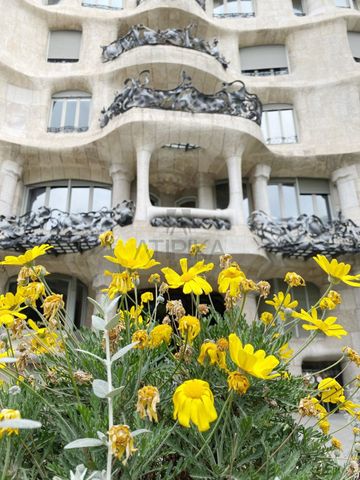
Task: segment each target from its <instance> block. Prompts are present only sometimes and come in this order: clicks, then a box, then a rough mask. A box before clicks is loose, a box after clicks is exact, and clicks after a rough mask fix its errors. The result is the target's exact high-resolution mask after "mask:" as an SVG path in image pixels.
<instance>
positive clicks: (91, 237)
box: [0, 201, 135, 254]
mask: <svg viewBox="0 0 360 480" xmlns="http://www.w3.org/2000/svg"><path fill="white" fill-rule="evenodd" d="M134 213H135V206H134V203H133V202H131V201H124V202H122V203H121V205H117V206H116V207H114V208H112V209H107V208H102V209H101V210H99V211H97V212H85V213H67V212H62V211H61V210H57V209H52V210H51V209H50V208H47V207H40V208H39V209H38V210H37V211H31V212H28V213H25V215H22V216H21V217H15V216H13V217H4V216H3V215H1V216H0V249H2V250H16V251H24V250H26V249H27V248H31V247H33V246H34V245H39V244H41V243H49V244H50V245H52V246H53V247H54V248H53V249H51V250H49V253H55V254H60V253H75V252H83V251H85V250H89V249H90V248H93V247H96V245H98V243H99V241H98V236H99V234H100V233H103V232H104V231H106V230H111V229H112V228H114V227H116V226H117V225H120V226H125V225H130V224H131V223H132V222H133V218H134Z"/></svg>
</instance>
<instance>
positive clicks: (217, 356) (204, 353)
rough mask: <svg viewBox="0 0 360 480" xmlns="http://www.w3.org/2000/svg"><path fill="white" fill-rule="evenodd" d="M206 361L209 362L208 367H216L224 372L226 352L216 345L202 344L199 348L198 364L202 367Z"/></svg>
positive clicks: (210, 343) (211, 343)
mask: <svg viewBox="0 0 360 480" xmlns="http://www.w3.org/2000/svg"><path fill="white" fill-rule="evenodd" d="M206 359H208V360H209V362H210V365H218V366H219V367H220V368H222V369H224V370H226V369H227V366H226V351H224V350H222V349H221V348H219V346H218V345H217V344H216V343H213V342H204V343H203V344H202V345H201V348H200V355H199V357H198V359H197V360H198V362H199V363H200V364H201V365H204V363H205V361H206Z"/></svg>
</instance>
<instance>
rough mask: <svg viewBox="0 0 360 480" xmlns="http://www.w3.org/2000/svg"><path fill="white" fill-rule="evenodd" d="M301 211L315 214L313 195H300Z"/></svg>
mask: <svg viewBox="0 0 360 480" xmlns="http://www.w3.org/2000/svg"><path fill="white" fill-rule="evenodd" d="M300 213H306V214H307V215H314V213H315V212H314V204H313V197H312V195H300Z"/></svg>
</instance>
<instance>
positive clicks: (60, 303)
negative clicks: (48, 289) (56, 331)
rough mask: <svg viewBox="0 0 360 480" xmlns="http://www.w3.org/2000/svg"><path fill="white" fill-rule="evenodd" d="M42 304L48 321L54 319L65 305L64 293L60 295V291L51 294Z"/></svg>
mask: <svg viewBox="0 0 360 480" xmlns="http://www.w3.org/2000/svg"><path fill="white" fill-rule="evenodd" d="M42 306H43V312H44V317H45V318H46V319H47V320H48V321H50V320H53V319H54V317H55V316H56V314H57V313H58V311H59V310H60V309H61V308H64V306H65V303H64V300H63V295H60V294H58V293H53V294H52V295H49V296H48V297H46V298H45V300H44V303H43V305H42Z"/></svg>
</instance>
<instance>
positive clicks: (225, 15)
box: [213, 12, 255, 18]
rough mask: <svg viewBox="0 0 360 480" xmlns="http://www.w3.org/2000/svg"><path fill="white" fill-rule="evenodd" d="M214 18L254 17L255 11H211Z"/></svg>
mask: <svg viewBox="0 0 360 480" xmlns="http://www.w3.org/2000/svg"><path fill="white" fill-rule="evenodd" d="M213 17H215V18H235V17H242V18H252V17H255V12H233V13H213Z"/></svg>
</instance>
